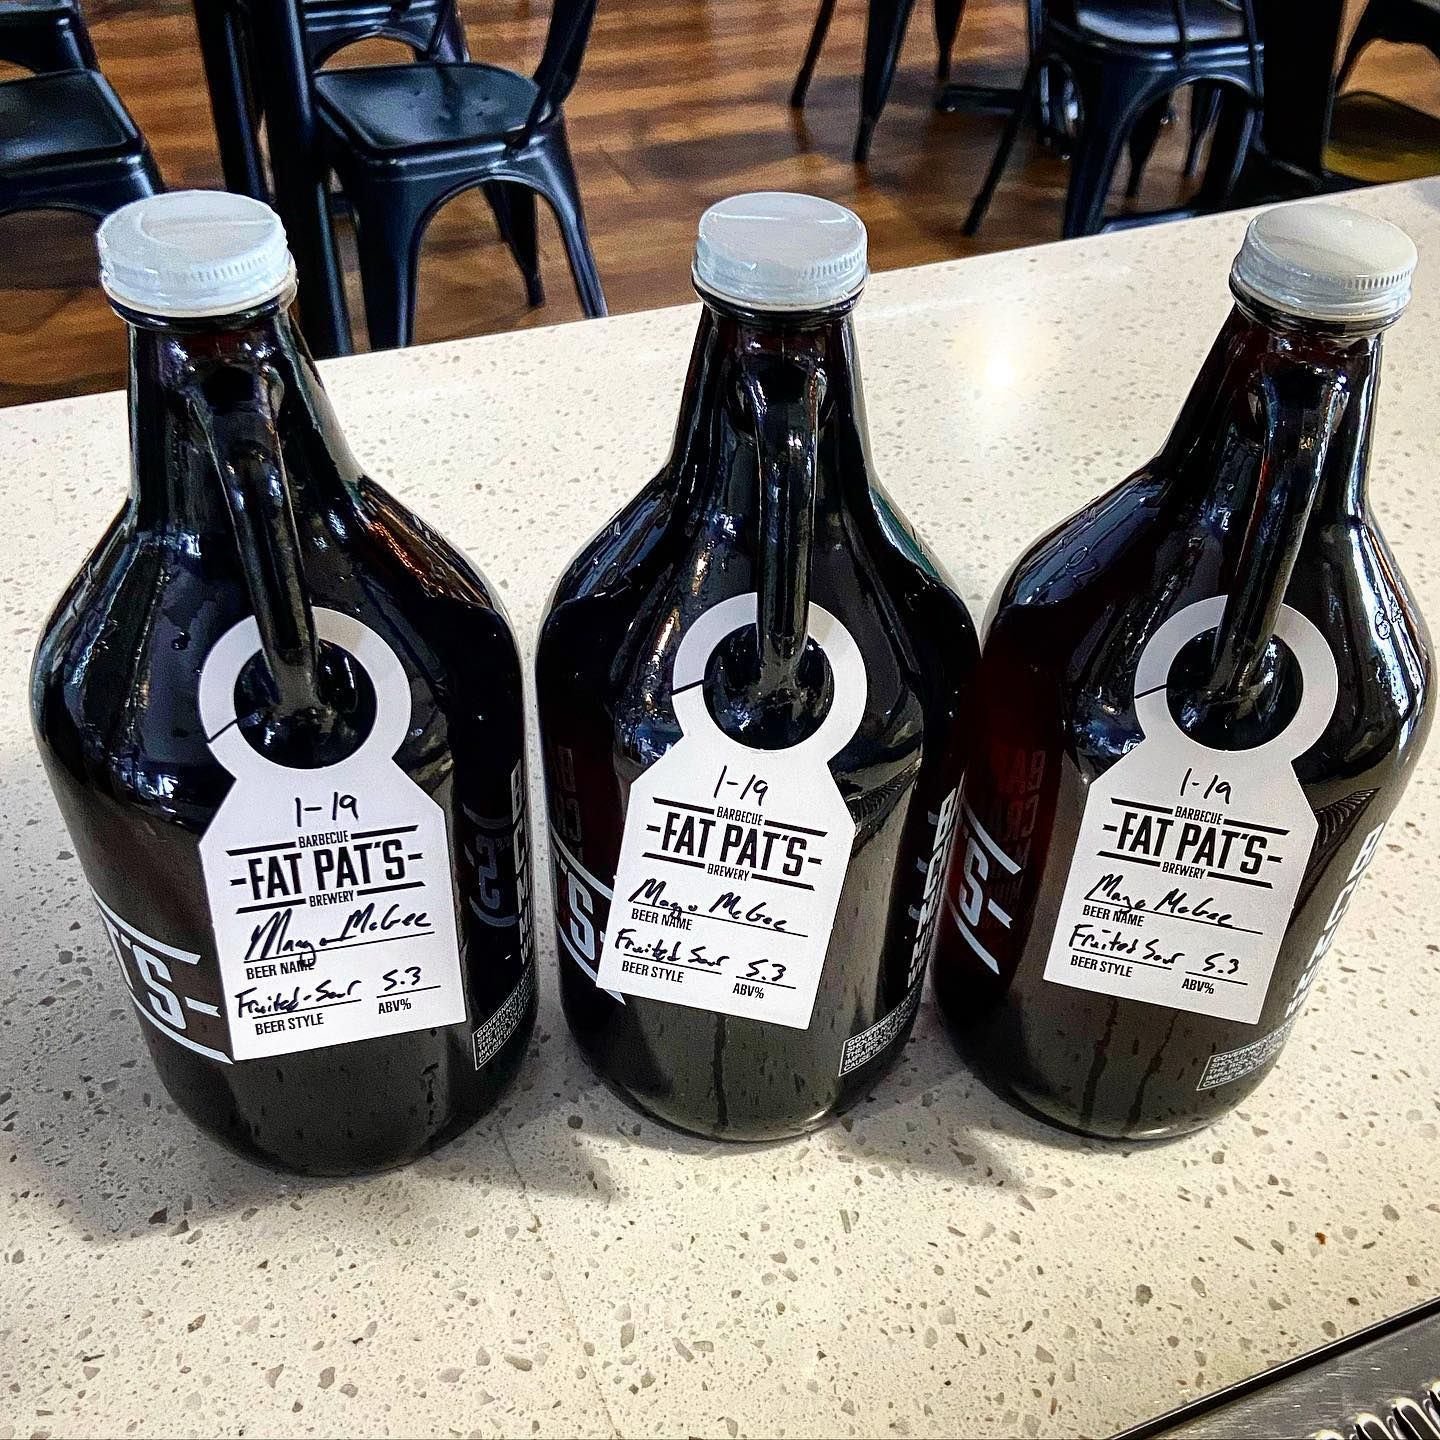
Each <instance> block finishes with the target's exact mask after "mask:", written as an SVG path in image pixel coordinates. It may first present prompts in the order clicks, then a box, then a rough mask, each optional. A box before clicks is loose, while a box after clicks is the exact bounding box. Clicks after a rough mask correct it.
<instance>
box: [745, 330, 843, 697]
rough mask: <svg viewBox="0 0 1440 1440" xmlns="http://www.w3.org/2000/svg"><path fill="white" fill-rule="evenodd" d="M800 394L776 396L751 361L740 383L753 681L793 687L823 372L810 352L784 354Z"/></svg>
mask: <svg viewBox="0 0 1440 1440" xmlns="http://www.w3.org/2000/svg"><path fill="white" fill-rule="evenodd" d="M787 359H788V360H789V361H790V364H789V365H788V366H787V367H786V368H788V369H791V370H792V371H793V372H794V373H796V374H797V375H798V378H799V380H800V393H799V394H798V395H795V396H793V397H787V398H785V399H783V400H782V399H776V398H774V397H773V396H772V395H767V394H766V393H765V385H764V384H763V383H762V382H761V378H760V376H759V374H757V372H756V367H755V366H754V364H753V363H751V364H747V365H745V367H744V369H743V371H742V384H743V385H744V389H745V394H746V398H747V399H748V400H749V403H750V410H751V416H752V418H753V420H754V423H755V451H756V457H757V459H758V462H759V470H760V551H759V554H758V556H757V557H756V561H757V563H756V570H757V577H756V579H757V583H756V587H755V588H756V590H757V592H758V594H759V602H758V607H757V614H756V619H755V623H756V632H757V633H756V638H757V640H758V642H759V648H760V685H761V688H762V690H764V691H765V692H766V693H774V692H775V691H777V690H783V689H789V688H793V687H794V686H795V684H796V683H797V681H796V671H797V669H798V668H799V664H800V657H801V656H802V655H803V654H804V651H805V640H806V637H807V635H808V633H809V623H810V547H811V541H812V539H813V537H814V533H815V466H816V455H817V451H818V449H819V432H820V405H821V402H822V401H823V400H824V398H825V372H824V370H823V369H822V368H821V366H820V364H819V362H818V360H817V359H815V358H814V357H809V356H806V357H799V356H795V357H787Z"/></svg>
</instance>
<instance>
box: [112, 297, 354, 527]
mask: <svg viewBox="0 0 1440 1440" xmlns="http://www.w3.org/2000/svg"><path fill="white" fill-rule="evenodd" d="M126 318H127V321H128V323H129V328H130V387H129V397H130V462H131V463H130V496H131V507H132V515H133V518H134V521H135V523H136V524H137V525H138V526H139V528H141V529H147V530H155V531H172V532H180V533H188V534H195V535H201V536H211V535H219V536H228V535H229V534H230V533H231V528H232V516H231V512H230V509H229V507H228V505H227V501H226V495H225V489H224V486H223V484H222V482H221V478H220V476H219V474H218V472H217V470H216V467H215V464H214V460H213V458H212V453H211V449H210V446H209V444H208V443H207V439H206V436H205V434H204V431H203V426H202V424H201V423H200V420H199V413H200V410H199V407H201V406H203V405H206V404H208V403H210V402H211V401H212V400H213V399H214V397H215V396H217V395H223V394H225V393H226V392H227V390H231V389H233V388H234V387H235V386H237V385H239V384H241V383H244V382H245V381H246V380H247V378H248V377H253V376H255V375H257V374H260V375H263V376H264V377H265V379H266V382H267V390H268V393H269V395H270V396H271V397H272V399H273V402H274V406H275V411H276V414H275V422H276V429H277V431H278V433H279V435H280V439H281V443H282V446H283V449H284V454H285V460H286V471H287V480H288V487H289V490H290V494H291V503H292V504H293V506H294V508H295V510H296V512H297V514H299V513H300V512H302V511H309V510H312V509H313V508H316V507H320V508H324V509H331V508H333V507H334V506H336V505H337V504H339V503H340V502H341V501H343V500H344V499H345V497H346V492H347V490H348V489H349V488H350V487H351V486H353V484H354V483H355V482H356V481H358V479H359V478H360V473H361V472H360V469H359V467H358V466H357V465H356V463H355V459H354V457H353V456H352V455H351V454H350V452H349V449H348V448H347V446H346V444H345V441H344V438H343V436H342V435H341V433H340V429H339V426H338V425H337V424H336V422H335V417H334V413H333V411H332V410H331V408H330V402H329V399H328V397H327V396H326V394H325V390H324V387H323V385H322V384H321V382H320V378H319V376H318V374H317V373H316V371H315V365H314V361H313V360H312V359H311V358H310V354H309V352H308V350H307V349H306V347H305V342H304V340H303V339H302V338H301V337H300V335H299V333H298V332H297V331H296V329H295V328H294V326H293V325H292V324H291V322H290V317H289V314H288V311H287V310H286V308H285V307H284V306H275V305H272V306H269V307H266V308H265V309H264V310H261V311H258V312H255V313H252V314H248V315H243V316H238V317H220V318H217V319H215V320H213V321H203V322H202V321H184V322H176V323H173V324H162V323H157V322H155V321H153V320H149V319H140V318H138V317H134V318H132V317H128V316H127V317H126Z"/></svg>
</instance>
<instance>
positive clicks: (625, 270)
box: [0, 0, 1440, 404]
mask: <svg viewBox="0 0 1440 1440" xmlns="http://www.w3.org/2000/svg"><path fill="white" fill-rule="evenodd" d="M864 9H865V7H864V4H863V0H843V3H842V4H841V5H840V7H839V12H838V14H837V15H836V19H835V23H834V26H833V27H832V29H831V33H830V38H829V41H828V43H827V45H826V48H825V51H824V53H823V55H822V56H821V59H820V65H819V68H818V71H817V74H816V76H815V80H814V83H813V85H812V87H811V91H810V99H809V104H808V105H807V107H806V109H805V111H804V113H803V114H796V113H795V112H793V111H791V110H790V109H789V107H788V105H787V103H786V102H787V96H788V93H789V89H790V85H791V82H792V80H793V78H794V72H795V69H796V67H797V65H798V64H799V60H800V56H801V54H802V53H803V51H804V47H805V41H806V38H807V35H808V32H809V27H810V23H811V21H812V19H813V14H814V11H813V7H812V5H811V3H810V0H600V8H599V14H598V17H597V20H596V24H595V29H594V34H593V38H592V40H591V43H590V48H589V53H588V55H587V58H586V62H585V68H584V70H583V72H582V74H581V76H580V81H579V84H578V86H577V87H576V90H575V92H574V94H573V96H572V97H571V100H570V103H569V106H568V113H569V119H570V131H571V138H572V143H573V145H574V148H575V151H576V166H577V169H578V171H579V174H580V181H581V187H582V191H583V194H584V199H585V205H586V210H587V216H588V220H589V225H590V231H591V236H592V239H593V241H594V247H595V253H596V257H597V259H598V262H599V266H600V272H601V276H602V279H603V281H604V285H605V290H606V296H607V299H608V301H609V304H610V308H611V310H612V312H620V311H626V310H636V309H642V308H645V307H648V306H652V305H661V304H669V303H674V302H677V301H682V300H685V299H687V298H688V297H689V295H690V293H691V292H690V289H689V280H688V276H689V258H690V250H691V246H692V244H693V241H694V234H695V222H696V220H697V218H698V217H699V215H700V212H701V211H702V210H703V209H704V208H705V207H706V206H707V205H708V204H710V203H711V202H712V201H714V200H716V199H718V198H720V197H722V196H724V195H727V194H731V193H734V192H736V191H741V190H753V189H799V190H809V191H813V192H815V193H817V194H820V195H826V196H829V197H830V198H832V199H835V200H839V201H841V202H843V203H845V204H847V205H850V206H852V207H853V208H854V209H855V210H857V211H858V212H859V214H860V215H861V217H862V218H863V219H864V221H865V223H866V225H867V226H868V227H869V231H870V256H871V263H872V265H873V267H874V268H875V269H877V270H885V269H891V268H894V267H897V266H903V265H915V264H920V263H923V262H926V261H932V260H941V259H947V258H950V257H953V256H956V255H964V254H967V253H971V252H973V251H976V250H980V249H1001V248H1006V247H1010V246H1016V245H1025V244H1033V243H1035V242H1037V241H1043V240H1049V239H1053V238H1055V237H1056V236H1057V235H1058V233H1059V224H1060V205H1061V198H1062V195H1063V189H1064V184H1065V176H1066V171H1065V166H1064V165H1063V163H1061V162H1060V161H1058V160H1056V159H1055V158H1054V157H1053V156H1051V155H1049V154H1048V153H1046V152H1045V151H1043V150H1041V149H1038V148H1035V147H1032V146H1031V145H1030V144H1029V142H1028V141H1022V143H1021V146H1020V148H1019V150H1018V151H1017V155H1016V158H1015V161H1014V164H1013V166H1012V169H1011V171H1010V173H1009V175H1008V176H1007V179H1006V181H1005V183H1004V185H1003V186H1002V188H1001V190H1000V192H999V194H998V195H997V197H996V200H995V204H994V206H993V208H992V210H991V212H990V217H989V219H988V221H987V223H986V226H985V228H984V230H983V232H982V234H981V237H980V239H979V241H978V242H975V241H967V240H966V239H964V238H963V237H962V236H961V234H960V226H961V222H962V221H963V219H964V216H965V212H966V210H967V208H968V206H969V202H970V198H971V196H972V194H973V193H974V191H975V189H976V187H977V186H978V184H979V182H980V178H981V176H982V175H983V174H984V170H985V166H986V164H987V162H988V160H989V157H990V154H991V151H992V148H993V146H994V144H995V141H996V138H997V136H998V133H999V126H1000V122H999V120H998V119H995V118H993V117H987V116H976V115H940V114H937V113H936V112H935V111H934V109H933V108H932V105H931V101H932V98H933V91H934V82H933V69H934V63H935V45H934V39H933V36H932V33H931V30H930V22H929V10H928V6H926V5H924V4H921V5H917V6H916V13H915V20H914V24H913V25H912V27H911V33H910V35H909V37H908V39H907V42H906V46H905V51H904V53H903V55H902V57H901V63H900V72H899V74H898V76H897V79H896V83H895V88H894V91H893V92H892V95H891V99H890V104H889V107H888V109H887V110H886V112H885V115H884V118H883V119H882V121H881V123H880V127H879V129H878V130H877V132H876V135H875V143H874V148H873V151H872V156H871V161H870V164H869V166H868V167H856V166H854V165H852V164H851V162H850V159H849V154H850V145H851V140H852V136H853V131H854V124H855V118H856V112H857V107H858V85H859V68H860V49H861V42H862V33H863V18H864ZM463 10H464V14H465V19H466V23H467V26H468V30H469V34H470V41H471V48H472V51H473V52H474V54H475V55H476V57H477V58H481V59H485V60H490V61H494V62H496V63H499V64H503V65H509V66H511V67H513V68H516V69H524V70H527V71H528V70H529V69H531V68H533V66H534V63H535V60H536V58H537V57H538V54H539V50H540V45H541V40H542V37H543V34H544V25H545V20H546V17H547V15H548V5H547V4H546V0H491V3H484V0H463ZM87 13H89V14H90V16H91V28H92V32H93V35H94V38H95V44H96V48H97V50H98V51H99V56H100V62H101V65H102V67H103V68H104V69H105V71H106V73H107V74H108V75H109V77H110V79H111V81H112V82H113V83H114V85H115V86H116V88H117V90H118V91H119V92H120V94H121V96H122V98H123V99H124V100H125V102H126V104H127V105H128V106H129V107H130V109H131V111H132V112H133V114H134V115H135V117H136V119H137V121H138V122H139V124H140V126H141V128H142V129H143V130H144V131H145V133H146V134H147V136H148V137H149V139H150V142H151V145H152V147H153V149H154V151H155V154H156V157H157V159H158V161H159V163H160V167H161V169H162V171H163V172H164V175H165V179H166V181H167V183H168V184H169V185H170V186H172V187H179V186H215V185H218V184H220V172H219V166H218V162H217V159H216V155H215V142H214V135H213V132H212V129H211V122H210V114H209V108H208V100H207V96H206V93H205V86H204V81H203V78H202V75H201V69H200V62H199V57H198V54H197V51H196V46H195V38H194V30H193V24H192V20H191V16H190V9H189V5H188V3H186V0H104V3H103V4H102V3H101V0H89V3H88V4H87ZM1021 14H1022V7H1021V6H1020V5H1019V4H1018V3H1017V0H970V5H969V8H968V12H967V14H966V17H965V22H964V25H963V27H962V29H961V32H960V37H959V43H958V45H957V47H956V71H957V74H958V75H960V76H963V78H967V79H971V78H973V79H976V80H981V81H989V82H992V83H1005V82H1012V81H1014V80H1015V79H1016V78H1017V76H1018V72H1019V70H1020V67H1021V64H1022V57H1023V39H1022V35H1021V28H1020V17H1021ZM387 49H388V47H385V46H381V45H378V44H371V45H366V46H363V47H357V48H356V49H354V50H351V51H348V52H346V56H345V57H344V58H345V60H346V62H347V63H355V62H356V61H363V60H365V59H367V58H375V57H379V56H382V55H385V54H386V52H387ZM1354 83H1356V84H1357V85H1368V86H1370V87H1372V88H1376V89H1383V90H1386V91H1387V92H1389V93H1392V94H1398V95H1400V96H1402V97H1403V98H1405V99H1407V100H1409V101H1410V102H1411V103H1412V104H1418V105H1421V106H1424V107H1425V108H1429V109H1434V110H1436V111H1437V112H1440V66H1437V65H1436V64H1435V62H1434V61H1433V60H1431V58H1430V57H1429V56H1428V55H1426V54H1424V53H1423V52H1420V51H1415V50H1399V49H1394V48H1392V47H1389V46H1385V45H1376V46H1373V47H1371V49H1370V50H1369V51H1368V52H1367V55H1366V58H1365V60H1364V61H1363V62H1362V65H1361V68H1360V70H1359V72H1358V73H1357V76H1356V79H1355V82H1354ZM1183 129H1184V127H1183V126H1174V127H1171V130H1172V131H1174V132H1176V133H1169V132H1167V133H1166V134H1165V135H1164V136H1162V139H1161V144H1160V146H1159V148H1158V150H1157V152H1156V155H1155V157H1154V159H1153V161H1152V163H1151V166H1150V168H1149V170H1148V171H1147V174H1146V184H1145V191H1144V194H1143V195H1142V197H1141V201H1140V203H1141V205H1142V206H1143V207H1144V208H1158V207H1160V206H1163V205H1166V204H1170V203H1174V201H1175V200H1176V198H1177V197H1178V196H1179V194H1180V193H1181V191H1182V189H1183V182H1182V181H1181V179H1180V176H1179V158H1180V153H1181V151H1182V149H1183V138H1182V134H1181V133H1179V132H1182V131H1183ZM541 243H542V258H543V264H544V275H545V282H546V287H547V303H546V304H545V305H544V306H542V307H540V308H539V309H537V310H529V309H527V308H526V305H525V298H524V292H523V289H522V286H521V282H520V278H519V275H518V274H517V273H516V271H515V270H514V267H513V264H512V262H511V261H510V258H509V255H508V252H507V251H506V250H505V249H504V247H503V246H502V245H501V244H500V243H499V242H498V241H497V239H496V237H495V234H494V228H493V223H492V221H491V219H490V216H489V213H488V211H487V210H486V209H485V208H484V205H483V203H482V202H481V201H480V200H479V198H478V197H476V196H473V195H470V196H462V197H461V198H460V199H458V200H456V201H454V202H453V203H452V204H451V205H449V206H448V207H447V208H446V209H445V210H444V211H443V212H442V213H441V214H440V215H439V216H438V217H437V219H436V221H435V223H434V224H433V226H432V227H431V230H430V233H429V235H428V236H427V239H426V244H425V250H424V255H423V259H422V263H421V278H420V310H419V318H418V339H419V340H421V341H428V340H442V339H450V338H454V337H457V336H462V335H475V334H483V333H487V332H491V331H496V330H505V329H511V328H514V327H517V326H522V325H532V324H553V323H556V322H559V321H562V320H569V319H574V318H577V317H578V315H579V307H578V305H577V304H576V301H575V296H574V291H573V288H572V287H571V284H570V280H569V273H568V271H567V269H566V267H565V262H564V256H563V252H562V251H561V249H560V245H559V241H558V237H557V236H556V235H555V232H554V230H553V226H551V225H550V222H549V218H548V216H545V215H544V214H543V206H542V236H541ZM351 268H352V269H353V265H352V267H351ZM94 272H95V260H94V247H93V243H92V240H91V236H90V227H89V226H88V225H87V224H86V223H84V222H83V221H80V220H78V219H76V218H74V217H70V216H66V215H62V214H44V215H27V216H16V217H11V218H9V219H7V220H3V221H0V404H17V403H20V402H23V401H28V400H41V399H51V398H55V397H58V396H65V395H74V394H80V393H84V392H86V391H92V390H99V389H107V388H110V387H112V386H116V385H121V384H123V383H124V346H123V337H122V327H121V325H120V322H119V321H118V320H116V319H115V317H114V316H113V315H112V314H111V313H110V311H109V309H108V308H107V307H106V305H105V303H104V300H103V298H102V297H101V296H100V294H99V292H98V290H97V289H96V287H95V284H94ZM351 280H352V289H353V275H352V277H351ZM352 313H353V314H354V315H356V316H357V317H358V316H359V315H360V314H361V310H360V305H359V302H358V294H355V295H352ZM362 343H363V338H362Z"/></svg>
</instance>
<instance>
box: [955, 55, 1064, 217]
mask: <svg viewBox="0 0 1440 1440" xmlns="http://www.w3.org/2000/svg"><path fill="white" fill-rule="evenodd" d="M1044 70H1045V57H1044V55H1043V54H1036V55H1034V56H1033V57H1032V58H1031V60H1030V64H1029V65H1028V66H1027V67H1026V69H1025V80H1024V83H1023V84H1022V85H1021V87H1020V96H1019V98H1018V99H1017V100H1016V102H1015V108H1014V109H1013V110H1012V111H1011V112H1010V118H1009V119H1008V120H1006V122H1005V132H1004V134H1002V135H1001V137H1000V143H999V144H998V145H997V146H996V147H995V155H994V158H993V159H992V160H991V161H990V168H989V170H987V171H986V172H985V183H984V184H983V185H981V187H980V191H979V194H977V195H976V196H975V200H974V202H973V203H972V204H971V206H970V213H969V214H968V215H967V216H966V217H965V224H964V225H963V226H962V227H961V233H962V234H964V235H974V234H975V233H976V231H978V230H979V229H980V225H981V222H982V221H983V220H984V219H985V212H986V211H987V210H988V209H989V208H990V201H991V200H992V199H993V198H994V195H995V188H996V186H998V185H999V184H1000V177H1001V176H1002V175H1003V174H1004V173H1005V166H1006V165H1007V164H1009V162H1010V152H1011V151H1012V150H1013V149H1014V148H1015V141H1016V140H1017V139H1018V138H1019V135H1020V127H1021V126H1022V125H1023V124H1024V123H1025V117H1026V116H1027V115H1028V114H1029V113H1030V109H1031V107H1032V106H1033V105H1034V104H1035V101H1036V99H1037V98H1038V96H1039V94H1040V76H1041V75H1042V74H1043V73H1044Z"/></svg>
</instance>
